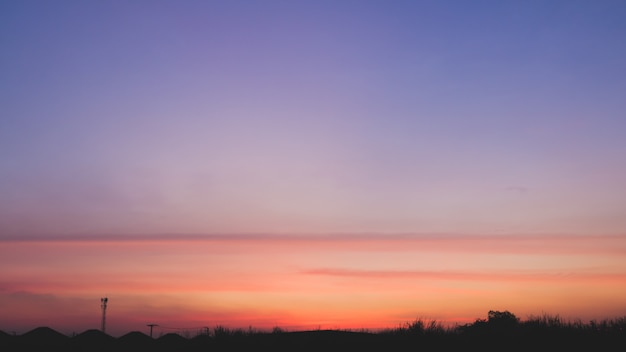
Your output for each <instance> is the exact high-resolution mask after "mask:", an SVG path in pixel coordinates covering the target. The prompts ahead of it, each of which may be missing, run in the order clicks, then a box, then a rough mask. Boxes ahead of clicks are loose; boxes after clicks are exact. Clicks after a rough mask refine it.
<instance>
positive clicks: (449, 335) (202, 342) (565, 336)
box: [0, 312, 626, 352]
mask: <svg viewBox="0 0 626 352" xmlns="http://www.w3.org/2000/svg"><path fill="white" fill-rule="evenodd" d="M0 350H1V351H25V352H34V351H41V352H62V351H63V352H65V351H76V352H79V351H80V352H82V351H94V352H104V351H122V352H123V351H157V352H158V351H162V352H165V351H172V352H173V351H181V352H185V351H475V350H476V351H620V352H623V351H626V318H622V319H616V320H606V321H602V322H594V321H592V322H589V323H581V322H574V323H570V322H563V321H561V320H560V319H559V318H558V317H540V318H531V319H529V320H527V321H522V322H520V321H519V320H518V319H517V318H516V317H515V316H514V315H513V314H511V313H509V312H489V318H488V319H485V320H477V321H476V322H474V323H473V324H467V325H463V326H457V327H454V328H444V327H443V326H442V325H440V324H438V323H437V322H423V321H420V320H418V321H415V322H413V323H408V324H406V325H404V326H402V327H398V328H396V329H388V330H384V331H380V332H376V333H373V332H353V331H338V330H316V331H298V332H283V331H280V330H278V329H275V331H274V332H258V331H253V330H231V329H227V328H224V327H216V328H215V329H212V330H211V331H210V333H209V334H198V335H197V336H195V337H193V338H184V337H182V336H180V335H177V334H166V335H163V336H160V337H158V338H155V339H153V338H151V337H149V336H147V335H146V334H144V333H141V332H131V333H128V334H126V335H124V336H121V337H119V338H114V337H112V336H109V335H106V334H104V333H102V332H100V331H98V330H88V331H85V332H83V333H81V334H78V335H76V336H73V337H68V336H66V335H63V334H61V333H59V332H56V331H54V330H52V329H50V328H46V327H41V328H37V329H34V330H32V331H29V332H27V333H25V334H23V335H19V336H13V335H9V334H7V333H4V332H1V331H0Z"/></svg>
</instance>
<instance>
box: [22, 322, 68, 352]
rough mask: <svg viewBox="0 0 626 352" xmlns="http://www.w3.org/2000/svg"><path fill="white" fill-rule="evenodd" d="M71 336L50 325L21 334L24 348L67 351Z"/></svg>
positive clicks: (29, 349)
mask: <svg viewBox="0 0 626 352" xmlns="http://www.w3.org/2000/svg"><path fill="white" fill-rule="evenodd" d="M69 340H70V338H69V337H68V336H66V335H63V334H61V333H60V332H58V331H55V330H52V329H50V328H49V327H39V328H36V329H33V330H31V331H29V332H27V333H25V334H23V335H20V336H19V345H20V346H22V347H23V348H24V350H28V351H31V350H32V351H35V350H45V351H53V352H55V351H65V350H66V349H67V346H68V344H69Z"/></svg>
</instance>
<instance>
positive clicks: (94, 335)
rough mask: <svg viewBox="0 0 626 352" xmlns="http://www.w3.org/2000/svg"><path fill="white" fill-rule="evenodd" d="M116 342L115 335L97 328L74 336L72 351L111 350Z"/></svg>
mask: <svg viewBox="0 0 626 352" xmlns="http://www.w3.org/2000/svg"><path fill="white" fill-rule="evenodd" d="M114 343H115V338H114V337H113V336H110V335H107V334H105V333H104V332H102V331H100V330H96V329H92V330H87V331H85V332H82V333H80V334H78V335H76V336H74V337H72V341H71V346H72V351H109V350H111V347H112V346H113V344H114Z"/></svg>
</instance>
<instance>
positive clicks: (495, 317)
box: [487, 310, 519, 329]
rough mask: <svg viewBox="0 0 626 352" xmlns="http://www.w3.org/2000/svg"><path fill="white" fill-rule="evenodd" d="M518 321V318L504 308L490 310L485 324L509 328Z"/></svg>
mask: <svg viewBox="0 0 626 352" xmlns="http://www.w3.org/2000/svg"><path fill="white" fill-rule="evenodd" d="M518 323H519V318H518V317H516V316H515V314H513V313H511V312H509V311H508V310H505V311H504V312H500V311H497V310H495V311H494V310H490V311H489V313H488V314H487V324H488V325H489V326H490V327H495V328H500V329H509V328H514V327H515V326H517V324H518Z"/></svg>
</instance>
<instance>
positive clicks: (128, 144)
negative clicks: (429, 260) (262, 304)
mask: <svg viewBox="0 0 626 352" xmlns="http://www.w3.org/2000/svg"><path fill="white" fill-rule="evenodd" d="M624 18H626V3H624V2H623V1H471V2H469V1H306V2H305V1H180V2H179V1H4V2H2V4H0V43H1V45H2V50H1V51H0V70H1V71H0V72H1V74H2V78H1V79H0V160H1V161H2V163H0V195H1V196H0V236H4V237H6V236H9V237H12V236H22V235H31V236H33V235H37V236H48V235H61V234H85V235H88V234H98V235H102V234H154V233H334V232H375V233H387V232H411V233H414V232H417V233H431V232H452V233H466V232H467V233H568V234H576V233H583V234H595V233H604V234H606V233H623V232H624V230H625V229H626V184H625V181H624V180H626V161H625V160H626V138H625V137H626V116H625V115H624V111H626V99H625V93H626V44H624V43H626V21H624Z"/></svg>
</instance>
